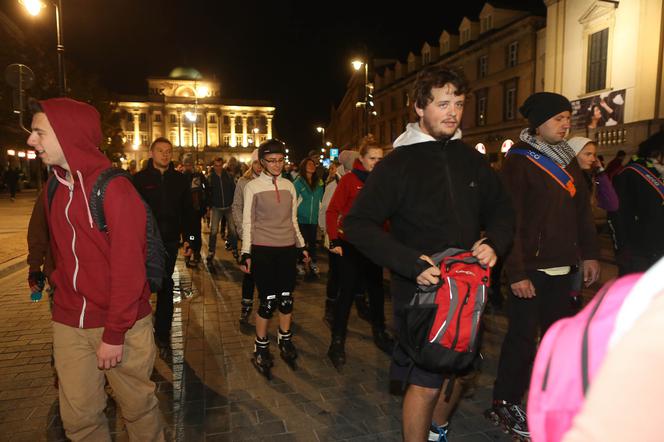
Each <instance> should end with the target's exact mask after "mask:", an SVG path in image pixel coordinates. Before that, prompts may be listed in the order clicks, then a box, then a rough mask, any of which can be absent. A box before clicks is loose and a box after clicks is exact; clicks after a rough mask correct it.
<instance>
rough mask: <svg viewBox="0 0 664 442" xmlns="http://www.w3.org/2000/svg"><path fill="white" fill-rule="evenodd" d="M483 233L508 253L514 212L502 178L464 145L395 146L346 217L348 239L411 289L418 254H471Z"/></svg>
mask: <svg viewBox="0 0 664 442" xmlns="http://www.w3.org/2000/svg"><path fill="white" fill-rule="evenodd" d="M385 221H389V222H390V232H385V231H384V230H383V225H384V223H385ZM482 230H485V232H486V237H487V238H488V242H489V243H490V244H491V245H492V246H493V248H494V249H495V251H496V253H497V254H499V255H504V254H505V253H506V252H507V250H508V248H509V246H510V244H511V242H512V236H513V234H514V213H513V211H512V206H511V204H510V200H509V197H508V195H507V193H506V192H505V190H504V189H503V185H502V183H501V181H500V179H499V178H498V176H497V174H496V173H495V172H494V171H493V169H491V167H490V166H489V164H488V163H487V161H486V160H485V158H484V157H483V156H482V155H481V154H480V153H479V152H477V151H476V150H474V149H472V148H471V147H469V146H468V145H466V144H464V143H463V142H462V141H460V140H447V141H429V142H424V143H417V144H412V145H408V146H402V147H399V148H397V149H396V150H395V151H394V152H393V153H391V154H390V155H388V156H387V157H386V158H385V159H384V160H383V161H381V162H380V163H379V164H378V165H376V168H375V169H374V170H373V172H371V174H369V178H368V179H367V181H366V183H365V185H364V188H363V189H362V191H361V192H360V193H359V195H358V197H357V200H356V201H355V204H354V205H353V207H352V208H351V210H350V212H349V213H348V215H347V216H346V218H345V219H344V232H345V234H346V238H347V240H348V241H350V242H351V243H352V244H353V245H355V246H356V247H357V248H358V249H359V250H360V251H361V252H362V253H364V254H365V255H366V256H367V257H368V258H369V259H371V260H372V261H374V262H375V263H376V264H378V265H381V266H385V267H388V268H389V269H390V270H392V271H393V273H396V274H397V275H399V276H401V278H403V279H405V280H407V281H410V282H412V285H413V286H414V284H415V279H416V278H417V275H419V274H420V273H421V271H422V270H423V266H422V264H421V262H419V257H420V255H422V254H425V255H429V256H431V255H432V254H434V253H436V252H440V251H443V250H445V249H447V248H448V247H458V248H462V249H470V248H471V247H472V245H473V244H474V243H475V241H477V240H478V239H480V232H481V231H482Z"/></svg>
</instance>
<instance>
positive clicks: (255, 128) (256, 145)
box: [251, 127, 258, 147]
mask: <svg viewBox="0 0 664 442" xmlns="http://www.w3.org/2000/svg"><path fill="white" fill-rule="evenodd" d="M251 131H252V132H253V133H254V147H258V128H257V127H254V128H253V129H251Z"/></svg>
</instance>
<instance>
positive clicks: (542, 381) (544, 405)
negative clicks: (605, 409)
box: [527, 274, 642, 442]
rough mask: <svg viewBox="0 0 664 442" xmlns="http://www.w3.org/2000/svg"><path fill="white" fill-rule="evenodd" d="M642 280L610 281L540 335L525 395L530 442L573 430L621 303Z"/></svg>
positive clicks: (631, 277) (555, 437) (632, 277)
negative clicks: (584, 305) (582, 305)
mask: <svg viewBox="0 0 664 442" xmlns="http://www.w3.org/2000/svg"><path fill="white" fill-rule="evenodd" d="M641 276H642V275H641V274H633V275H627V276H625V277H622V278H620V279H618V280H615V281H612V282H608V283H607V284H605V285H604V287H602V289H601V290H600V292H599V293H598V294H597V295H596V296H595V297H594V298H593V300H592V301H591V302H590V303H589V304H588V305H587V306H586V307H585V308H584V309H583V310H581V311H580V312H579V313H578V314H577V315H576V316H573V317H571V318H565V319H561V320H560V321H558V322H556V323H555V324H553V325H552V326H551V328H549V330H548V331H547V332H546V334H545V335H544V338H543V339H542V342H541V343H540V347H539V350H538V352H537V357H536V358H535V365H534V366H533V372H532V377H531V380H530V391H529V394H528V412H527V416H528V429H529V430H530V437H531V439H532V441H533V442H553V441H559V440H561V439H562V437H563V436H564V435H565V433H566V432H567V430H569V429H570V427H571V426H572V420H573V419H574V416H575V415H576V414H577V413H578V412H579V410H580V409H581V407H582V405H583V402H584V399H585V395H586V392H587V390H588V386H589V385H590V383H591V382H592V380H593V378H594V377H595V374H596V373H597V370H598V369H599V367H600V365H601V363H602V361H603V360H604V356H605V355H606V351H607V348H608V347H609V341H610V339H611V337H612V335H613V333H614V328H615V326H616V318H617V317H618V313H619V312H620V310H621V307H622V306H623V302H624V301H625V299H626V298H627V296H628V295H629V294H630V292H631V291H632V287H633V286H634V285H635V284H636V282H637V281H638V280H639V279H640V278H641Z"/></svg>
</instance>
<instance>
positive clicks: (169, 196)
mask: <svg viewBox="0 0 664 442" xmlns="http://www.w3.org/2000/svg"><path fill="white" fill-rule="evenodd" d="M150 155H151V157H152V158H150V160H149V161H148V166H147V167H146V168H145V170H142V171H140V172H138V173H137V174H136V175H135V176H134V186H136V189H137V190H138V192H139V193H140V194H141V196H142V197H143V199H144V200H145V201H146V202H147V203H148V205H149V206H150V209H151V210H152V213H153V214H154V217H155V219H156V220H157V225H158V226H159V233H160V234H161V239H162V241H163V242H164V247H165V248H166V266H165V268H164V274H165V277H164V282H163V284H162V288H161V290H160V291H159V292H158V293H157V309H156V311H155V321H154V330H155V341H156V343H157V345H158V346H159V347H160V348H168V347H170V338H171V324H172V322H173V286H174V283H173V270H174V269H175V261H176V260H177V256H178V249H179V247H180V241H181V240H183V239H184V238H186V236H185V234H186V232H187V231H188V230H189V226H188V221H189V220H188V219H187V218H186V216H187V214H189V213H190V212H191V210H192V209H191V192H190V186H189V184H188V183H187V180H186V179H185V177H184V175H182V174H181V173H180V172H178V171H177V170H175V166H174V165H173V162H172V161H171V159H172V158H173V144H171V142H170V141H169V140H168V139H167V138H163V137H159V138H157V139H155V140H154V141H153V142H152V145H151V146H150ZM184 244H185V246H186V247H188V246H189V244H188V242H186V241H185V242H184Z"/></svg>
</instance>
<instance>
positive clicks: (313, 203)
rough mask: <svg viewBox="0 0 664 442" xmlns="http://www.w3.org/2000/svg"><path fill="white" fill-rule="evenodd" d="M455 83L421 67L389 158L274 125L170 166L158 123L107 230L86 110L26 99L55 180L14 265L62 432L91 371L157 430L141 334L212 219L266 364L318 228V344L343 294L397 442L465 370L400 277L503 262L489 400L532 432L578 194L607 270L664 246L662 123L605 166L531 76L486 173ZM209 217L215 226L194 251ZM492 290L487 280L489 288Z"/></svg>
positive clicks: (580, 248)
mask: <svg viewBox="0 0 664 442" xmlns="http://www.w3.org/2000/svg"><path fill="white" fill-rule="evenodd" d="M468 92H469V89H468V83H467V81H466V80H465V78H464V77H463V75H461V74H459V73H458V72H455V71H453V70H450V69H447V68H441V67H434V68H427V69H423V70H422V71H421V72H420V73H419V74H418V76H417V78H416V80H415V84H414V89H413V94H412V102H413V103H414V110H415V113H416V115H417V121H415V122H412V123H410V124H408V125H407V127H406V128H405V131H404V133H403V134H401V135H400V136H399V137H398V138H397V139H396V140H395V141H394V143H393V147H394V149H393V151H392V152H391V153H389V155H386V156H385V157H384V153H385V151H384V149H383V147H382V146H381V145H380V144H378V143H377V142H376V141H375V140H374V138H373V137H371V136H367V137H365V138H364V139H363V140H362V141H361V143H360V144H359V145H358V146H357V149H356V150H353V149H348V150H344V151H342V152H341V154H340V156H339V159H338V160H335V161H333V162H332V163H331V165H330V168H329V170H327V169H325V168H323V167H322V166H321V164H319V158H318V152H311V153H310V155H309V156H307V157H306V158H304V160H303V161H302V162H301V163H300V164H299V166H290V165H287V164H286V151H285V146H284V144H283V143H282V142H281V141H279V140H276V139H271V140H267V141H265V142H263V143H262V144H261V145H260V146H259V147H258V148H257V149H256V150H254V152H253V153H252V156H251V160H250V162H249V163H248V164H243V163H240V162H238V161H237V160H236V159H235V158H231V159H230V160H228V161H225V160H224V159H223V158H217V159H215V160H214V161H213V162H212V164H211V168H210V169H209V170H206V169H204V168H202V167H201V165H200V164H195V163H194V161H193V159H192V158H191V157H188V156H187V157H184V158H181V159H180V163H179V164H177V165H176V163H175V162H174V161H173V145H172V143H171V142H170V141H169V140H168V139H166V138H158V139H156V140H154V142H153V143H152V145H151V147H150V157H151V158H150V159H149V161H147V163H146V164H145V165H144V167H142V168H141V170H135V171H134V172H135V173H133V177H132V178H130V179H118V180H112V181H110V182H109V183H107V186H105V187H104V189H105V190H104V194H103V195H102V198H103V199H102V200H101V201H102V206H103V207H102V210H103V214H104V215H105V221H106V225H105V226H103V227H104V228H105V230H103V229H100V228H98V227H99V226H98V225H97V224H98V217H97V212H96V211H97V210H99V209H98V208H95V207H93V205H92V204H90V201H89V200H88V199H89V195H91V194H90V191H91V190H94V189H97V188H98V180H99V178H98V177H100V176H101V175H102V174H103V172H104V171H105V170H106V169H108V168H110V167H111V164H110V163H109V161H108V160H107V159H106V158H105V157H104V156H103V154H101V152H100V151H99V150H98V148H97V147H98V146H99V142H100V140H101V131H100V127H99V115H98V114H97V112H96V111H95V110H94V108H92V107H90V106H89V105H87V104H84V103H80V102H76V101H74V100H70V99H65V98H58V99H50V100H44V101H41V102H38V103H37V102H34V103H32V111H33V113H34V117H33V122H32V133H31V135H30V138H29V139H28V144H30V145H31V146H32V147H33V148H34V149H35V150H36V151H37V153H38V154H39V157H40V158H41V160H42V161H43V162H44V163H45V164H46V165H48V166H50V167H51V170H52V176H51V177H50V178H49V183H52V184H47V186H45V190H44V191H43V192H42V194H41V195H40V197H39V198H38V200H37V202H36V205H35V209H34V211H33V216H32V219H31V226H30V231H29V234H28V239H29V243H30V256H29V264H30V275H29V282H30V285H31V287H33V288H34V289H38V288H39V287H38V285H39V284H38V281H40V278H41V279H42V280H43V277H44V275H45V276H46V278H47V279H48V281H49V284H50V285H51V286H52V287H55V294H54V303H53V308H52V311H53V324H54V325H53V331H54V347H53V354H54V360H55V368H56V370H57V374H58V378H59V391H60V410H61V416H62V419H63V425H64V428H65V431H66V433H67V437H69V438H70V439H71V440H75V441H78V440H107V439H108V428H107V426H106V422H105V419H104V415H103V408H104V404H105V397H106V396H105V392H104V378H106V379H107V380H108V383H109V385H110V388H111V389H112V390H113V392H114V398H115V399H116V401H117V402H118V404H119V405H120V408H121V410H122V414H123V417H124V418H125V420H126V422H127V430H128V433H129V436H130V439H132V440H137V441H139V440H140V441H148V440H163V438H164V434H163V422H162V418H161V416H160V411H159V407H158V403H157V398H156V396H155V393H154V383H152V381H150V374H151V371H152V367H153V364H154V360H155V357H156V355H157V352H156V347H157V348H159V349H160V350H161V351H167V350H168V348H169V342H170V338H171V323H172V319H173V280H172V274H173V270H174V266H175V262H176V258H177V256H178V254H179V253H180V250H182V254H183V255H184V257H185V260H186V262H187V265H188V266H190V267H193V268H196V267H198V266H200V265H208V266H211V267H213V266H214V263H215V254H216V251H217V237H218V236H222V238H223V239H224V240H225V247H226V249H227V250H229V251H230V253H231V254H232V256H233V257H234V258H235V259H236V261H237V264H238V266H239V268H240V269H241V270H242V272H243V273H244V276H243V281H242V297H241V299H238V302H237V308H238V312H239V322H240V326H242V327H252V325H251V323H252V319H253V322H254V325H253V328H254V331H255V338H254V347H253V358H252V362H253V364H254V365H255V367H256V369H257V370H258V371H259V372H260V373H262V374H263V375H265V376H266V377H267V378H268V379H269V378H271V371H270V370H271V367H272V366H273V365H274V363H275V360H274V357H273V356H272V354H271V352H270V340H269V337H268V335H269V333H268V330H269V322H270V319H271V318H272V316H273V315H274V313H275V312H277V311H278V313H279V314H278V328H277V342H276V344H277V347H278V351H279V353H280V357H281V358H282V359H283V360H284V362H285V363H286V364H288V365H289V366H290V367H291V368H292V369H294V370H296V369H297V362H296V360H297V357H298V351H297V345H296V342H297V339H296V338H295V337H294V336H293V331H292V327H291V325H292V315H293V312H294V311H296V310H297V303H296V302H295V300H296V296H295V290H296V287H297V279H298V276H301V277H304V278H321V277H322V276H323V272H321V267H320V266H319V264H318V261H319V260H318V257H319V253H320V242H321V241H320V238H322V242H323V244H324V248H325V249H326V250H327V254H328V258H329V270H328V272H327V281H326V283H327V286H326V299H325V306H324V307H325V316H324V320H325V323H326V324H327V325H328V326H329V328H330V340H329V348H328V352H327V356H328V358H329V360H330V362H331V363H332V365H333V366H334V367H335V368H336V369H337V370H339V371H342V370H343V367H344V365H345V364H346V352H345V340H346V334H347V329H348V321H349V315H350V311H351V309H352V305H353V304H354V303H355V305H356V306H357V309H358V314H359V315H360V316H361V317H363V318H365V319H367V320H368V321H369V322H370V323H371V329H372V334H373V340H374V343H375V345H376V347H377V348H379V349H380V350H382V351H384V352H385V353H387V354H389V355H390V356H392V362H391V367H390V378H391V379H392V380H395V381H398V382H400V383H401V384H402V385H404V386H405V391H404V398H403V414H402V431H403V437H404V440H406V441H417V442H421V441H425V440H430V441H446V440H447V433H448V431H449V430H450V419H451V417H452V414H453V412H454V410H455V408H456V405H457V403H458V401H459V400H460V398H461V393H462V391H463V389H464V387H465V386H466V385H467V383H468V380H469V379H470V378H471V377H472V374H473V372H474V370H475V366H474V365H472V366H470V367H467V368H465V369H464V370H459V371H442V372H441V371H436V370H433V369H431V368H430V367H427V366H422V365H418V364H414V363H413V358H412V355H411V354H410V353H409V352H407V351H405V348H404V347H403V346H402V345H401V342H402V341H400V339H399V337H400V334H401V333H404V330H406V329H407V328H408V329H412V327H413V324H410V323H407V319H406V317H405V316H404V310H405V309H406V307H407V306H408V305H409V303H411V299H412V298H413V294H415V293H416V292H417V291H420V290H427V289H428V288H435V287H438V286H440V285H441V284H444V281H441V278H440V276H441V267H440V266H439V265H438V264H437V263H434V260H433V257H434V255H435V254H437V253H439V252H442V251H445V250H447V249H450V248H456V249H461V250H465V251H469V252H470V254H471V256H472V259H473V260H475V261H476V262H477V263H478V264H479V265H481V266H484V267H492V268H494V267H495V268H498V269H502V271H503V272H504V276H503V281H505V282H506V288H507V290H506V293H507V297H506V299H507V300H506V315H507V318H508V329H507V334H506V336H505V338H504V341H503V343H502V347H501V352H500V359H499V364H498V369H497V373H496V380H495V386H494V391H493V400H492V403H491V404H487V405H490V406H489V408H488V410H487V412H486V417H487V418H488V419H490V420H491V421H492V422H494V423H496V424H497V425H500V426H502V427H503V428H504V429H505V430H506V431H508V432H509V433H511V434H512V435H513V436H514V437H517V438H520V439H521V440H528V438H529V437H530V433H529V430H528V420H527V416H526V412H525V411H524V407H523V401H524V395H525V394H526V392H527V389H528V385H529V379H530V370H531V365H532V362H533V359H534V357H535V353H536V350H537V344H538V341H539V338H540V337H541V336H543V335H544V334H545V333H546V331H547V329H549V328H550V327H551V326H552V324H554V323H555V322H556V321H558V320H560V319H562V318H565V317H568V316H571V315H573V314H574V312H575V304H574V303H573V302H571V299H577V300H578V299H579V297H580V293H581V290H582V288H583V287H591V286H592V285H593V284H594V283H595V282H597V281H598V280H599V277H600V265H599V261H598V260H599V257H600V251H599V245H598V234H597V229H596V227H595V224H594V221H593V215H592V209H593V206H599V207H600V208H602V209H603V210H605V211H606V212H607V219H608V222H609V225H610V226H611V232H612V238H613V240H614V248H615V254H616V260H617V263H618V266H619V271H620V274H621V275H624V274H628V273H633V272H643V271H646V270H647V269H648V268H650V267H651V266H653V265H654V264H655V263H656V262H657V261H658V260H659V259H660V258H661V257H662V256H663V255H664V229H663V228H662V226H664V205H663V201H664V193H663V192H662V188H664V184H663V181H662V180H663V177H664V132H659V133H657V134H655V135H653V136H652V137H650V138H649V139H647V140H645V141H644V142H643V143H641V144H640V145H639V148H638V152H637V153H636V155H635V156H633V157H632V158H631V159H629V161H628V162H627V164H625V165H623V158H624V157H625V154H624V152H623V153H622V158H621V157H618V158H616V159H615V160H613V161H612V162H611V163H610V164H609V165H607V167H606V168H604V165H603V164H602V163H601V161H600V159H599V158H598V155H597V145H596V143H595V142H594V141H593V140H590V139H588V138H582V137H574V138H571V139H569V140H568V139H567V138H568V133H569V130H570V127H571V112H572V107H571V104H570V102H569V100H568V99H567V98H566V97H564V96H562V95H559V94H555V93H548V92H540V93H536V94H533V95H531V96H530V97H528V99H527V100H526V101H525V102H524V103H523V105H522V106H521V108H520V112H521V114H522V115H523V116H524V117H525V119H526V120H527V127H525V128H524V129H523V131H522V132H521V134H520V137H519V138H520V139H519V141H518V142H517V143H516V144H515V145H514V146H513V147H512V148H511V150H510V151H509V152H508V154H507V155H506V157H505V159H504V161H503V162H502V167H501V169H500V170H499V171H497V170H495V168H493V167H491V166H490V165H489V163H488V161H487V160H486V158H485V156H484V155H482V154H480V153H479V152H477V151H476V150H475V149H473V148H472V147H470V146H468V145H467V144H466V143H465V142H464V141H463V137H462V132H461V129H460V125H461V121H462V116H463V112H464V105H465V100H466V95H467V94H468ZM424 166H426V167H424ZM141 200H143V201H144V202H145V203H146V204H147V207H149V210H146V206H144V204H143V203H142V201H141ZM152 219H154V220H155V222H156V225H157V226H158V231H159V234H160V237H161V241H160V242H161V244H163V250H164V254H165V259H164V262H163V263H162V264H163V265H162V266H160V267H159V268H158V269H157V270H154V266H152V267H151V262H150V259H148V256H151V255H150V250H151V247H152V246H153V245H154V244H153V243H154V236H153V235H151V234H150V230H149V228H148V229H147V231H146V225H149V224H150V220H152ZM205 223H209V232H210V233H209V238H208V241H207V244H208V246H207V255H206V259H205V262H203V260H202V253H203V241H202V237H201V236H202V229H201V226H202V225H203V224H205ZM384 269H387V270H389V272H390V277H389V286H390V294H391V300H392V306H393V318H394V324H393V325H394V327H393V333H390V332H389V331H388V329H387V327H386V318H385V311H384V305H385V293H384V288H383V287H384V274H383V271H384ZM155 271H157V272H158V274H160V275H161V276H162V283H161V284H160V287H159V290H157V291H156V310H155V311H154V320H153V319H152V316H153V315H152V307H151V305H150V297H151V292H153V290H152V287H151V285H150V284H149V283H148V280H149V278H150V276H151V275H154V272H155ZM194 271H195V270H194ZM159 272H160V273H159ZM498 273H500V271H499V272H498ZM493 289H494V293H495V292H497V293H498V294H499V295H498V296H501V295H500V287H493ZM254 291H257V293H258V302H257V304H258V305H257V308H255V309H254V305H255V301H254ZM493 296H495V294H494V295H493ZM466 300H467V298H466ZM254 311H255V315H254V316H253V318H252V315H251V314H252V312H254ZM424 326H425V325H422V327H424ZM155 342H156V344H157V346H156V347H155V345H154V343H155ZM473 351H474V352H475V354H476V356H477V358H479V357H480V356H479V354H478V353H477V352H476V350H474V349H473ZM588 422H590V420H588Z"/></svg>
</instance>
